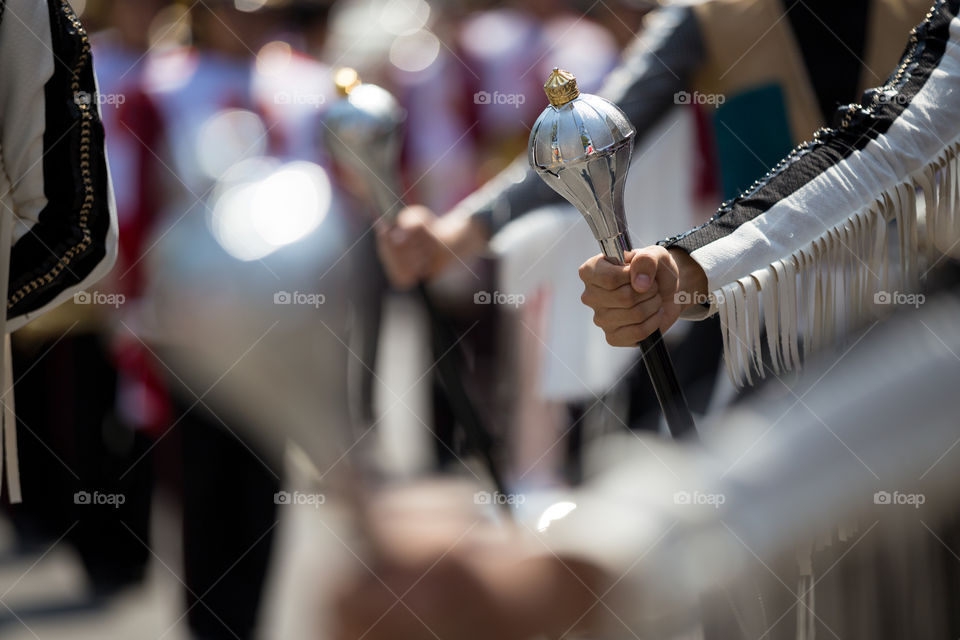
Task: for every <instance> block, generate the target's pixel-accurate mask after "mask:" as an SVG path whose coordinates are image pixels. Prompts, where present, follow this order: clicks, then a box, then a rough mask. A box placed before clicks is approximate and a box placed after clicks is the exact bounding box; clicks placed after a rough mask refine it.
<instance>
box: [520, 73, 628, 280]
mask: <svg viewBox="0 0 960 640" xmlns="http://www.w3.org/2000/svg"><path fill="white" fill-rule="evenodd" d="M544 89H545V91H546V93H547V97H548V98H549V100H550V106H549V107H547V108H546V109H544V111H543V113H541V114H540V117H539V118H538V119H537V122H536V123H535V124H534V125H533V130H532V131H531V132H530V144H529V149H528V153H529V159H530V165H531V166H532V167H533V168H534V169H535V170H536V171H537V173H538V174H539V175H540V177H541V178H543V180H544V181H545V182H546V183H547V184H548V185H550V187H551V188H553V190H554V191H556V192H557V193H559V194H560V195H562V196H563V197H564V198H566V199H567V200H568V201H569V202H570V203H571V204H573V205H574V206H575V207H577V209H579V210H580V213H582V214H583V217H584V218H586V220H587V223H588V224H589V225H590V230H591V231H592V232H593V235H594V236H595V237H596V238H597V240H598V241H599V242H600V246H601V247H602V249H603V253H604V255H605V256H607V257H608V258H609V259H611V261H613V262H615V263H618V264H623V262H624V260H623V254H624V252H625V251H627V250H629V248H630V238H629V235H628V233H627V224H626V215H625V214H624V208H623V188H624V185H625V184H626V179H627V171H628V169H629V167H630V156H631V155H632V154H633V142H634V138H635V135H636V130H635V129H634V128H633V125H632V124H630V121H629V120H628V119H627V116H626V115H625V114H624V113H623V111H621V110H620V108H619V107H617V106H616V105H614V104H613V103H611V102H609V101H608V100H604V99H603V98H601V97H599V96H594V95H590V94H588V93H580V90H579V89H578V88H577V80H576V78H574V77H573V75H572V74H571V73H569V72H567V71H563V70H561V69H554V70H553V73H552V74H550V77H549V78H548V79H547V82H546V84H545V85H544Z"/></svg>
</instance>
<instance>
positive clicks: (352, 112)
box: [324, 69, 406, 216]
mask: <svg viewBox="0 0 960 640" xmlns="http://www.w3.org/2000/svg"><path fill="white" fill-rule="evenodd" d="M351 72H352V73H351ZM335 79H336V81H337V85H338V90H339V91H340V92H341V94H342V95H345V96H346V97H345V98H344V99H343V100H339V101H337V102H336V103H335V104H333V105H331V106H330V108H329V110H328V111H327V116H326V119H325V125H326V126H325V127H324V138H325V143H326V146H327V149H328V150H329V151H330V154H331V155H332V156H333V157H334V159H335V160H336V161H337V162H338V163H340V164H341V165H343V166H344V167H346V168H348V169H350V170H351V171H353V172H354V173H355V174H357V176H358V177H359V178H360V179H361V180H363V182H364V183H365V184H367V185H369V188H370V191H371V197H372V198H373V202H374V204H375V206H376V208H377V211H378V212H379V213H380V214H381V215H384V216H389V215H394V214H396V213H397V212H398V211H399V210H400V208H401V206H402V203H401V202H400V196H401V195H402V193H403V191H402V189H401V187H400V177H399V175H398V174H397V167H398V166H399V157H400V145H401V141H402V135H403V131H402V127H401V125H402V124H403V122H404V120H405V119H406V112H405V111H404V110H403V108H402V107H401V106H400V105H399V104H398V103H397V101H396V99H395V98H394V97H393V96H392V95H390V93H389V92H388V91H386V90H384V89H381V88H380V87H378V86H376V85H373V84H361V83H360V78H359V77H358V76H357V74H356V72H355V71H353V70H352V69H350V70H343V69H341V70H338V71H337V72H336V73H335ZM341 81H343V82H344V83H345V84H344V85H343V88H342V89H341V88H340V86H341V85H340V83H341Z"/></svg>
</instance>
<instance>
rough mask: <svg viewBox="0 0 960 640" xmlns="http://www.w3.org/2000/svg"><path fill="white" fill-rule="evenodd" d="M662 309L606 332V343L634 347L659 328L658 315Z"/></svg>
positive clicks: (661, 313)
mask: <svg viewBox="0 0 960 640" xmlns="http://www.w3.org/2000/svg"><path fill="white" fill-rule="evenodd" d="M662 315H663V311H662V310H661V311H657V312H656V313H655V314H653V316H651V317H649V318H647V319H646V320H644V321H643V322H641V323H638V324H631V325H627V326H625V327H620V328H619V329H617V330H615V331H612V332H607V334H606V335H607V344H609V345H611V346H614V347H635V346H637V344H638V343H639V342H640V341H641V340H643V339H644V338H649V337H650V336H651V335H652V334H653V332H654V331H656V330H657V329H659V328H660V317H661V316H662Z"/></svg>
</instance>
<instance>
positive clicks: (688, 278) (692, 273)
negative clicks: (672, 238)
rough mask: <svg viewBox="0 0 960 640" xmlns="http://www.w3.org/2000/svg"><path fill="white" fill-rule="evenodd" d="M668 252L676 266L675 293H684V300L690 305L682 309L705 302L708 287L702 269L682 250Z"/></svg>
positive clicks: (672, 249) (674, 249) (673, 249)
mask: <svg viewBox="0 0 960 640" xmlns="http://www.w3.org/2000/svg"><path fill="white" fill-rule="evenodd" d="M668 251H669V252H670V255H671V256H672V257H673V260H674V262H675V263H676V264H677V272H678V282H677V291H678V292H679V293H686V294H687V296H686V298H687V299H688V300H690V303H688V304H686V305H684V308H686V307H689V306H690V305H692V304H696V303H699V302H702V301H705V300H706V299H707V295H708V294H709V291H708V287H709V285H708V282H707V274H706V273H705V272H704V270H703V267H701V266H700V264H699V263H698V262H697V261H696V260H694V259H693V258H692V257H690V254H689V253H687V252H686V251H684V250H683V249H676V248H671V249H668Z"/></svg>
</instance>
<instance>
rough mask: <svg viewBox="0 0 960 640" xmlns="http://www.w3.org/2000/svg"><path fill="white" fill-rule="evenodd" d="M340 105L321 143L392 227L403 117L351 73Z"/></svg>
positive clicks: (486, 444)
mask: <svg viewBox="0 0 960 640" xmlns="http://www.w3.org/2000/svg"><path fill="white" fill-rule="evenodd" d="M334 80H335V82H336V85H337V90H338V92H339V93H340V95H341V100H339V101H338V102H336V103H334V104H333V105H331V106H330V109H329V111H328V112H327V115H326V118H325V124H326V128H325V132H324V133H325V135H324V142H325V144H326V147H327V150H328V151H329V152H330V155H331V156H333V157H334V159H335V160H336V161H337V162H338V163H339V164H340V165H341V166H344V167H348V168H349V169H351V170H352V171H353V172H354V173H355V174H357V175H358V176H360V177H362V178H364V179H365V182H366V185H367V186H368V188H369V189H370V191H371V196H372V199H373V201H374V204H375V206H376V208H377V210H378V211H379V213H380V216H381V218H382V219H383V220H384V221H385V222H387V223H391V224H392V223H393V222H394V220H395V219H396V216H397V214H398V213H399V212H400V210H401V209H402V208H403V201H402V198H401V195H400V194H401V188H400V184H401V182H400V176H399V171H398V168H399V164H400V162H399V156H400V147H401V142H402V140H403V121H404V119H405V113H404V111H403V108H402V107H400V105H399V104H398V103H397V101H396V99H395V98H394V97H393V96H392V95H391V94H390V93H389V92H388V91H386V90H385V89H382V88H381V87H378V86H376V85H373V84H365V83H361V82H360V78H359V76H358V75H357V73H356V71H354V70H353V69H349V68H343V69H340V70H338V71H337V73H336V75H335V78H334ZM417 293H418V294H419V297H420V300H421V302H422V303H423V306H424V308H425V309H426V311H427V315H428V316H429V317H430V322H431V325H432V326H433V336H432V338H433V347H434V351H435V352H436V353H437V357H438V358H439V360H438V361H437V372H438V374H439V375H438V379H439V381H440V384H441V385H442V386H443V389H444V391H445V392H446V395H447V399H448V400H449V401H450V407H451V409H452V410H453V414H454V417H455V418H456V420H457V422H459V423H460V426H461V427H463V429H464V432H465V434H466V436H467V441H468V442H469V444H470V446H471V448H473V449H474V451H475V452H476V453H477V454H479V455H480V456H481V458H482V459H483V461H484V463H485V465H486V467H487V471H488V473H489V474H490V476H491V479H492V481H493V484H494V486H495V487H496V489H497V490H498V491H499V492H501V493H502V494H506V492H507V489H506V485H505V484H504V482H503V476H502V475H501V473H500V468H499V465H498V464H497V461H496V458H495V457H494V454H493V436H492V435H491V434H490V432H489V431H488V430H487V429H486V426H485V425H484V423H483V421H482V420H481V419H480V414H479V413H478V412H477V409H476V406H475V405H474V403H473V401H472V399H471V398H470V395H469V394H468V393H467V390H466V387H465V386H464V384H463V380H462V379H461V377H460V371H461V369H463V358H462V354H461V352H460V350H459V349H458V347H457V345H458V343H459V340H458V339H457V337H456V335H455V333H454V331H453V329H452V328H451V327H450V325H449V323H448V322H447V321H446V319H445V318H444V317H443V315H442V314H441V313H440V311H439V310H438V309H437V306H436V304H434V302H433V299H432V297H431V296H430V292H429V291H428V290H427V288H426V286H425V285H424V284H423V283H420V284H418V285H417Z"/></svg>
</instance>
